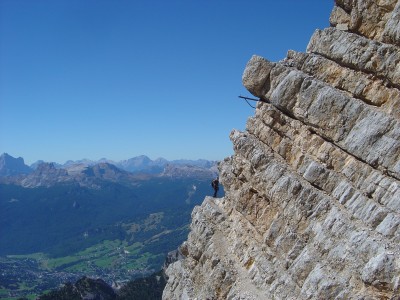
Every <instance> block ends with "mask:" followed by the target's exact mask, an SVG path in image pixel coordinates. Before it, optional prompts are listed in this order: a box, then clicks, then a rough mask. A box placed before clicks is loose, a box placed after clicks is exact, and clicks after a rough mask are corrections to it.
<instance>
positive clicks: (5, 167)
mask: <svg viewBox="0 0 400 300" xmlns="http://www.w3.org/2000/svg"><path fill="white" fill-rule="evenodd" d="M31 172H32V169H31V168H30V167H28V166H27V165H26V164H25V162H24V159H23V158H22V157H18V158H14V157H12V156H11V155H9V154H7V153H3V154H2V155H1V156H0V176H15V175H20V174H29V173H31Z"/></svg>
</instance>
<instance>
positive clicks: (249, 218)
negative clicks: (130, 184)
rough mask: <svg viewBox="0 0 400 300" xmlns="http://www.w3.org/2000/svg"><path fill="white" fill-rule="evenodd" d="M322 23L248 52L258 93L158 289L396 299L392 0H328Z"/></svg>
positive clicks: (398, 67)
mask: <svg viewBox="0 0 400 300" xmlns="http://www.w3.org/2000/svg"><path fill="white" fill-rule="evenodd" d="M330 22H331V25H332V26H331V27H330V28H327V29H324V30H317V31H316V32H315V33H314V35H313V36H312V38H311V40H310V43H309V45H308V48H307V53H297V52H294V51H289V52H288V55H287V58H286V59H285V60H283V61H281V62H278V63H272V62H269V61H268V60H266V59H264V58H261V57H259V56H254V57H252V58H251V60H250V61H249V62H248V64H247V66H246V69H245V71H244V74H243V84H244V85H245V87H246V88H247V89H248V90H249V91H250V92H251V93H252V94H253V95H255V96H257V97H259V98H260V99H261V100H262V101H260V102H259V103H258V105H257V109H256V112H255V115H254V117H252V118H250V119H249V120H248V122H247V128H246V131H244V132H239V131H236V130H234V131H233V132H232V133H231V136H230V137H231V140H232V142H233V146H234V150H235V154H234V155H233V156H232V157H230V158H226V159H225V160H224V161H223V162H222V163H221V164H220V179H221V182H222V184H223V185H224V188H225V192H226V196H225V197H224V198H221V199H214V198H206V199H205V201H204V203H203V204H202V205H201V206H200V207H196V208H195V210H194V211H193V214H192V224H191V232H190V234H189V237H188V240H187V242H185V243H184V244H183V245H182V246H181V249H180V250H181V252H182V254H183V255H184V257H185V258H184V259H183V260H180V261H178V262H175V263H174V264H171V265H170V266H169V268H168V270H167V275H168V276H169V280H168V283H167V286H166V289H165V290H164V294H163V299H400V227H399V224H400V92H399V88H400V1H391V0H375V1H372V0H337V1H336V5H335V8H334V9H333V11H332V14H331V18H330Z"/></svg>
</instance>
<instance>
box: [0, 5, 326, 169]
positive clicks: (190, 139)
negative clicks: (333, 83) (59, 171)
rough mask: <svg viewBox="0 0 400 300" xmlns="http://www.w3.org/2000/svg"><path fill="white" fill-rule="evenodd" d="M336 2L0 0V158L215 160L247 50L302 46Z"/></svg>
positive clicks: (279, 52)
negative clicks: (140, 157) (1, 155)
mask: <svg viewBox="0 0 400 300" xmlns="http://www.w3.org/2000/svg"><path fill="white" fill-rule="evenodd" d="M333 5H334V4H333V1H332V0H323V1H321V0H319V1H318V0H302V1H299V0H281V1H268V0H264V1H261V0H247V1H244V0H241V1H239V0H218V1H217V0H202V1H200V0H168V1H166V0H146V1H145V0H142V1H134V0H131V1H124V0H118V1H111V0H108V1H104V0H36V1H35V0H25V1H23V0H1V1H0V153H3V152H7V153H9V154H10V155H12V156H15V157H18V156H22V157H23V158H24V159H25V161H26V163H28V164H30V163H33V162H35V161H36V160H39V159H43V160H45V161H55V162H59V163H64V162H65V161H66V160H68V159H73V160H78V159H83V158H88V159H93V160H97V159H100V158H103V157H106V158H109V159H113V160H116V161H118V160H122V159H128V158H131V157H134V156H138V155H141V154H145V155H148V156H149V157H150V158H152V159H155V158H158V157H164V158H167V159H170V160H172V159H180V158H185V159H198V158H204V159H211V160H221V159H223V158H224V157H227V156H229V155H231V154H232V153H233V151H232V144H231V142H230V140H229V133H230V132H231V130H232V129H234V128H236V129H240V130H243V129H244V128H245V124H246V120H247V118H248V117H249V116H251V115H253V113H254V110H253V109H252V108H250V107H249V106H248V105H247V104H246V103H245V102H243V101H242V100H240V99H238V96H239V95H248V96H251V95H250V94H249V93H248V92H247V91H246V90H245V89H244V88H243V86H242V83H241V76H242V73H243V70H244V68H245V65H246V63H247V61H248V60H249V59H250V58H251V56H252V55H253V54H258V55H261V56H263V57H265V58H267V59H269V60H271V61H278V60H281V59H283V58H284V57H285V56H286V52H287V50H289V49H293V50H297V51H303V52H304V51H305V49H306V46H307V44H308V41H309V39H310V37H311V35H312V33H313V32H314V30H315V29H317V28H321V29H322V28H325V27H328V26H329V14H330V11H331V10H332V8H333Z"/></svg>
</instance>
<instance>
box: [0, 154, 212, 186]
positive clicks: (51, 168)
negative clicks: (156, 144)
mask: <svg viewBox="0 0 400 300" xmlns="http://www.w3.org/2000/svg"><path fill="white" fill-rule="evenodd" d="M217 172H218V170H217V162H216V161H208V160H201V159H199V160H174V161H168V160H166V159H163V158H159V159H156V160H151V159H150V158H148V157H147V156H145V155H141V156H137V157H134V158H130V159H128V160H123V161H120V162H113V161H111V160H107V159H105V158H103V159H100V160H98V161H92V160H79V161H72V160H70V161H67V162H66V163H65V164H64V165H60V164H57V163H48V162H44V161H37V162H35V163H34V164H32V165H31V166H27V165H26V164H25V163H24V159H23V158H22V157H18V158H14V157H12V156H11V155H9V154H7V153H4V154H2V155H1V156H0V182H1V183H13V184H17V185H21V186H23V187H39V186H45V187H48V186H52V185H55V184H60V183H76V184H79V185H80V186H85V187H90V188H96V187H97V186H98V185H99V182H103V181H110V182H118V183H120V184H125V185H132V184H135V182H136V181H137V180H139V179H143V178H147V177H148V176H158V177H174V178H184V177H191V178H193V177H198V178H212V177H214V176H215V175H216V174H217Z"/></svg>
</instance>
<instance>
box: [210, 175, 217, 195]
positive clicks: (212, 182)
mask: <svg viewBox="0 0 400 300" xmlns="http://www.w3.org/2000/svg"><path fill="white" fill-rule="evenodd" d="M211 186H212V188H213V189H214V196H213V197H214V198H216V197H217V193H218V190H219V178H218V177H217V178H215V179H214V180H213V181H211Z"/></svg>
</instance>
